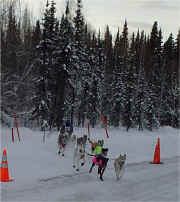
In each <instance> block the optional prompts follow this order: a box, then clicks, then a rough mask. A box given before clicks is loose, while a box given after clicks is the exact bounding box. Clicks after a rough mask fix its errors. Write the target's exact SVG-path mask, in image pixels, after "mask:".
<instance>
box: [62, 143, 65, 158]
mask: <svg viewBox="0 0 180 202" xmlns="http://www.w3.org/2000/svg"><path fill="white" fill-rule="evenodd" d="M64 151H65V145H64V146H62V156H64Z"/></svg>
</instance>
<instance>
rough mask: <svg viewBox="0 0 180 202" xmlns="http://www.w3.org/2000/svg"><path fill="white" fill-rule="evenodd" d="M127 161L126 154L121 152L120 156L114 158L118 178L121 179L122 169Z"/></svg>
mask: <svg viewBox="0 0 180 202" xmlns="http://www.w3.org/2000/svg"><path fill="white" fill-rule="evenodd" d="M125 161H126V154H124V155H121V154H120V155H119V157H118V158H117V159H115V160H114V169H115V173H116V179H117V180H119V179H120V172H121V171H122V168H123V166H124V164H125Z"/></svg>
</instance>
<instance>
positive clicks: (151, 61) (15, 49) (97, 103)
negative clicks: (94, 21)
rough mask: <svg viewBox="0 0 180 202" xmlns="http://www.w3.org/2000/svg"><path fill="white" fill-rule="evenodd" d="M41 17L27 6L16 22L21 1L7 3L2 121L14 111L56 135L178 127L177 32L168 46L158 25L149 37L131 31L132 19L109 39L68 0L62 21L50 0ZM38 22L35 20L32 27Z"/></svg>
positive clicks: (2, 20)
mask: <svg viewBox="0 0 180 202" xmlns="http://www.w3.org/2000/svg"><path fill="white" fill-rule="evenodd" d="M44 6H45V8H44V13H43V16H42V18H40V19H35V18H34V16H32V15H31V13H30V10H29V8H28V7H25V8H24V9H23V10H21V17H20V16H19V9H20V8H19V4H18V1H15V0H11V1H8V0H7V1H4V0H3V1H2V3H1V6H0V14H1V15H0V28H1V34H0V36H1V39H0V41H1V57H0V58H1V60H0V63H1V122H2V123H3V124H5V125H10V123H9V122H10V121H9V119H11V117H13V113H14V112H16V113H17V116H18V117H19V118H20V119H21V120H23V121H21V124H22V125H24V126H29V127H31V125H30V123H31V124H32V125H33V124H34V125H36V126H37V127H40V128H41V129H44V128H48V129H51V128H56V129H58V130H59V128H60V127H61V125H62V123H63V120H67V119H69V120H70V121H71V122H72V124H74V125H76V126H79V127H84V126H85V125H87V123H90V125H91V126H92V127H96V126H97V125H98V124H99V123H100V122H101V115H103V116H104V118H105V120H106V123H107V125H108V127H111V126H112V127H125V128H126V129H127V131H128V130H129V129H130V128H138V130H143V129H148V130H153V129H157V128H159V127H162V126H171V127H174V128H179V121H180V107H179V95H180V86H179V68H180V61H179V59H180V30H179V32H178V33H177V35H173V34H172V33H171V30H169V37H168V38H167V39H166V40H163V39H164V38H163V34H162V30H161V28H159V22H158V21H155V22H152V29H151V32H150V33H145V32H144V31H139V30H138V28H137V32H133V33H130V32H129V30H128V19H125V20H124V25H123V27H119V29H118V30H117V33H116V35H115V36H114V35H112V33H111V30H110V28H109V26H108V25H107V26H106V29H105V31H104V30H103V31H102V30H101V29H99V30H93V29H92V27H91V26H89V24H88V23H87V21H86V18H85V17H84V14H83V9H82V8H83V0H75V7H73V8H72V6H71V4H70V2H69V1H66V6H65V8H62V9H64V13H63V15H62V16H60V17H59V16H57V14H56V10H57V5H56V3H55V2H54V1H53V0H47V3H46V4H45V5H44ZM33 19H35V20H34V21H33Z"/></svg>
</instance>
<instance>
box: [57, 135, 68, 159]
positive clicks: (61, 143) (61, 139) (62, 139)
mask: <svg viewBox="0 0 180 202" xmlns="http://www.w3.org/2000/svg"><path fill="white" fill-rule="evenodd" d="M57 144H58V154H59V155H60V153H62V156H64V151H65V147H66V144H67V137H66V135H65V134H62V133H59V134H58V140H57Z"/></svg>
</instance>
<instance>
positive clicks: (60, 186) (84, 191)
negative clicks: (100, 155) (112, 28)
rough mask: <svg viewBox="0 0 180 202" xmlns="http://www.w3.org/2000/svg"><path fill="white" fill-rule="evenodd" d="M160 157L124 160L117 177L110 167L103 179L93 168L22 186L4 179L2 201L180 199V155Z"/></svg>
mask: <svg viewBox="0 0 180 202" xmlns="http://www.w3.org/2000/svg"><path fill="white" fill-rule="evenodd" d="M161 160H162V161H163V164H158V165H154V164H150V163H149V162H139V163H130V164H127V165H126V168H125V172H124V174H123V176H122V178H121V180H120V181H116V178H115V173H114V170H113V169H107V170H106V171H105V173H104V181H103V182H102V181H100V180H99V179H98V178H97V173H96V172H97V169H96V168H95V169H94V170H93V172H92V173H91V174H89V173H88V172H87V168H84V169H82V171H80V172H82V173H80V174H79V175H78V174H75V173H74V174H72V175H71V174H67V175H59V176H57V177H52V179H50V178H45V179H44V181H43V179H40V180H38V181H37V183H36V184H30V185H27V186H26V187H24V188H23V187H21V188H20V187H18V188H15V187H14V186H13V183H12V184H11V185H10V184H8V185H7V184H4V183H3V184H2V190H1V194H2V201H179V196H178V195H179V186H178V184H179V183H180V176H179V173H178V172H179V170H178V168H179V160H180V157H174V158H171V159H169V158H168V159H161ZM27 174H28V173H27ZM7 186H8V189H7ZM110 190H111V191H110ZM57 193H59V194H57Z"/></svg>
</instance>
